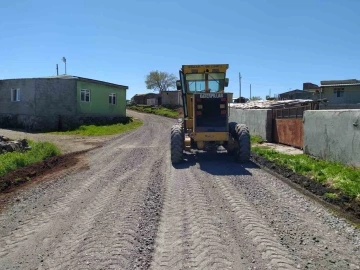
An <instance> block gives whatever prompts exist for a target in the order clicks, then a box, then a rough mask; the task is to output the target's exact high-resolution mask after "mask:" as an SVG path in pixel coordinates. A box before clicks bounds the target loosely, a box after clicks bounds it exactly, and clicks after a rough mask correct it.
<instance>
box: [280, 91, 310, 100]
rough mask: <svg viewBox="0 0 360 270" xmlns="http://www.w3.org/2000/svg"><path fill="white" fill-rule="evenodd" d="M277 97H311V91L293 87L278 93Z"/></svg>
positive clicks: (286, 98)
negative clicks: (293, 88)
mask: <svg viewBox="0 0 360 270" xmlns="http://www.w3.org/2000/svg"><path fill="white" fill-rule="evenodd" d="M278 98H279V99H280V100H290V99H313V93H312V92H311V91H307V90H300V89H295V90H291V91H288V92H284V93H281V94H279V96H278Z"/></svg>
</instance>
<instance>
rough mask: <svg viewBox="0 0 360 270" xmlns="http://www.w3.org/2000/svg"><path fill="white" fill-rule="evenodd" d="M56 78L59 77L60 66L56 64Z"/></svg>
mask: <svg viewBox="0 0 360 270" xmlns="http://www.w3.org/2000/svg"><path fill="white" fill-rule="evenodd" d="M56 76H59V65H58V64H56Z"/></svg>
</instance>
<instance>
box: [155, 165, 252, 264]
mask: <svg viewBox="0 0 360 270" xmlns="http://www.w3.org/2000/svg"><path fill="white" fill-rule="evenodd" d="M219 223H221V221H220V220H219V219H218V216H216V214H215V213H214V212H213V210H212V205H211V204H209V201H208V200H207V199H206V196H205V194H204V191H203V190H202V188H201V187H200V186H199V184H198V183H197V181H196V179H195V178H193V177H192V175H191V174H189V171H187V170H176V169H175V168H173V167H171V168H170V177H169V178H167V180H166V191H165V196H164V206H163V213H162V216H161V222H160V226H159V232H158V235H157V239H156V246H155V253H154V259H153V262H152V264H151V269H154V270H155V269H174V270H175V269H185V268H194V269H233V267H235V268H236V269H248V268H247V267H245V264H246V261H245V260H242V259H241V258H240V257H241V256H239V254H241V251H240V250H239V249H238V248H237V246H236V243H235V242H234V240H233V239H232V238H231V235H230V234H229V233H227V232H226V231H224V230H223V228H222V227H221V226H219Z"/></svg>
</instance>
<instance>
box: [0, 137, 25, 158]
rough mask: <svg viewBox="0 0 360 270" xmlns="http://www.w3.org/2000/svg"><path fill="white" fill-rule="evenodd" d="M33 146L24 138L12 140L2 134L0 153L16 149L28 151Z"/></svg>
mask: <svg viewBox="0 0 360 270" xmlns="http://www.w3.org/2000/svg"><path fill="white" fill-rule="evenodd" d="M30 149H31V147H30V146H29V143H28V141H27V140H26V139H22V140H10V139H9V138H7V137H4V136H1V135H0V154H4V153H6V152H14V151H26V150H30Z"/></svg>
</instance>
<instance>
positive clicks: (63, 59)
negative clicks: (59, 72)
mask: <svg viewBox="0 0 360 270" xmlns="http://www.w3.org/2000/svg"><path fill="white" fill-rule="evenodd" d="M61 60H62V61H63V62H64V63H65V74H66V58H65V57H63V58H62V59H61Z"/></svg>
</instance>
